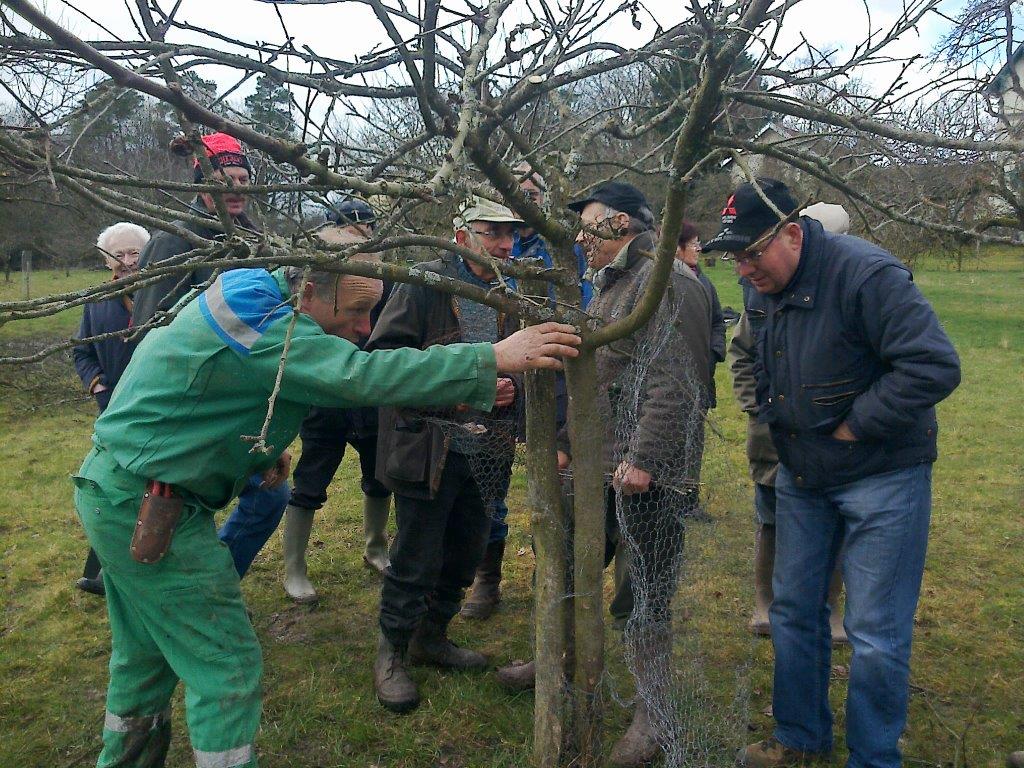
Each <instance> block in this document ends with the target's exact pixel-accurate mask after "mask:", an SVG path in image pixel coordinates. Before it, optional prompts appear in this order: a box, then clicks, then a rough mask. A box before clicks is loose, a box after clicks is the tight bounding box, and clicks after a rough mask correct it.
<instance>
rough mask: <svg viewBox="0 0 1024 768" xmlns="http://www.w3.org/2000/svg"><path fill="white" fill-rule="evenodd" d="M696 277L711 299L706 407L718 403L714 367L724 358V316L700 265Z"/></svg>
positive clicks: (713, 289) (713, 287)
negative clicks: (709, 359) (708, 377)
mask: <svg viewBox="0 0 1024 768" xmlns="http://www.w3.org/2000/svg"><path fill="white" fill-rule="evenodd" d="M694 271H695V272H696V273H697V279H698V280H700V284H701V285H703V286H704V290H705V291H707V292H708V299H710V301H711V381H710V382H709V384H708V408H714V407H715V406H716V405H718V397H717V394H716V392H715V368H716V367H717V366H718V364H719V363H721V362H723V361H724V360H725V316H724V315H723V314H722V302H721V301H719V299H718V291H717V290H716V289H715V286H714V284H713V283H712V282H711V280H709V279H708V276H707V275H705V274H704V273H703V272H702V271H701V269H700V267H699V266H698V267H696V268H695V269H694Z"/></svg>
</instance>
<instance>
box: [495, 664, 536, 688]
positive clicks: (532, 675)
mask: <svg viewBox="0 0 1024 768" xmlns="http://www.w3.org/2000/svg"><path fill="white" fill-rule="evenodd" d="M497 678H498V682H499V683H501V684H502V685H503V686H505V687H506V688H508V689H509V690H510V691H530V690H533V687H534V685H536V682H537V667H536V665H535V664H534V662H532V661H513V662H512V663H511V664H509V665H508V666H507V667H501V669H499V670H498V672H497Z"/></svg>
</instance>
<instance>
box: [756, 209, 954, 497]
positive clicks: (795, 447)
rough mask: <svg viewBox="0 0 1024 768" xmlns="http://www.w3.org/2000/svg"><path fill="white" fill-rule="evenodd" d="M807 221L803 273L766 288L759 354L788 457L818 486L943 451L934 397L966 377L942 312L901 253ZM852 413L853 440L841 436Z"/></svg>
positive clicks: (761, 399)
mask: <svg viewBox="0 0 1024 768" xmlns="http://www.w3.org/2000/svg"><path fill="white" fill-rule="evenodd" d="M801 226H802V227H803V230H804V244H803V249H802V251H801V253H800V262H799V265H798V267H797V271H796V274H795V275H794V276H793V279H792V280H791V281H790V283H789V285H788V286H786V288H785V289H784V290H783V291H781V292H779V293H777V294H774V295H771V296H767V297H766V301H765V305H766V307H765V308H766V313H767V314H766V318H765V327H764V333H763V334H762V335H761V337H760V340H759V346H758V361H757V364H756V365H757V403H758V409H759V417H760V419H761V420H762V421H763V422H766V423H768V424H769V425H770V426H771V432H772V440H773V442H774V443H775V447H776V448H777V449H778V452H779V457H780V460H781V461H782V463H783V464H784V465H785V466H786V468H787V469H789V470H790V471H791V472H792V473H793V475H794V477H795V479H796V482H797V483H798V484H800V485H802V486H806V487H812V488H813V487H825V486H834V485H841V484H843V483H849V482H852V481H854V480H859V479H861V478H864V477H868V476H870V475H874V474H877V473H880V472H887V471H891V470H894V469H901V468H905V467H909V466H913V465H915V464H921V463H925V462H932V461H934V460H935V458H936V455H937V453H936V432H937V429H938V427H937V424H936V421H935V404H936V403H938V402H939V401H940V400H942V399H944V398H945V397H946V396H948V395H949V394H950V393H951V392H952V391H953V390H954V389H956V387H957V385H958V384H959V383H960V360H959V359H958V357H957V354H956V350H955V349H953V345H952V344H951V343H950V341H949V338H948V337H947V336H946V334H945V332H944V331H943V330H942V326H941V325H939V320H938V318H937V317H936V316H935V312H934V311H933V310H932V308H931V305H930V304H929V303H928V302H927V301H926V300H925V298H924V297H923V296H922V295H921V292H920V291H919V290H918V289H917V286H916V285H914V282H913V278H912V276H911V274H910V270H908V269H907V268H906V267H905V266H904V265H903V264H902V263H900V262H899V261H898V260H897V259H896V258H895V257H894V256H892V254H890V253H887V252H886V251H884V250H882V249H881V248H878V247H877V246H874V245H872V244H871V243H868V242H866V241H864V240H861V239H859V238H856V237H852V236H849V235H833V234H829V233H827V232H825V231H824V230H823V229H822V227H821V225H820V224H819V223H818V222H816V221H814V220H811V219H807V218H804V219H802V220H801ZM843 421H845V422H846V423H847V425H848V426H849V428H850V429H851V430H852V431H853V433H854V434H855V435H856V436H857V438H858V439H857V441H856V442H843V441H840V440H836V439H835V438H833V437H832V432H833V431H834V430H835V429H836V427H838V426H839V425H840V424H841V423H842V422H843Z"/></svg>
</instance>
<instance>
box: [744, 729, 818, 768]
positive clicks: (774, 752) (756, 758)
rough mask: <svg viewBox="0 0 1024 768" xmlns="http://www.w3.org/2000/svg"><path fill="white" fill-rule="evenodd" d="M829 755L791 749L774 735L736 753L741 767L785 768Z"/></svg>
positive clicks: (809, 762)
mask: <svg viewBox="0 0 1024 768" xmlns="http://www.w3.org/2000/svg"><path fill="white" fill-rule="evenodd" d="M828 757H829V755H828V753H827V752H801V751H800V750H799V749H791V748H790V747H787V746H786V745H785V744H783V743H782V742H780V741H779V740H778V739H776V738H775V737H774V736H773V737H771V738H770V739H765V740H764V741H759V742H757V743H756V744H750V745H749V746H746V747H744V748H743V749H741V750H740V751H739V752H738V753H737V754H736V764H737V765H739V766H740V767H741V768H783V766H790V765H810V764H811V763H816V762H819V761H822V760H827V759H828Z"/></svg>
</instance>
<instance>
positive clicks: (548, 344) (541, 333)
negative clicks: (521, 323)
mask: <svg viewBox="0 0 1024 768" xmlns="http://www.w3.org/2000/svg"><path fill="white" fill-rule="evenodd" d="M581 342H582V339H581V338H580V337H579V336H577V335H576V329H575V328H573V327H572V326H571V325H565V324H564V323H541V324H540V325H531V326H528V327H526V328H523V330H521V331H517V332H516V333H513V334H512V335H511V336H509V337H508V338H507V339H503V340H501V341H499V342H498V343H497V344H495V345H494V358H495V360H496V361H497V363H498V373H520V372H522V371H531V370H536V369H538V368H551V369H554V370H561V369H562V361H561V360H560V359H559V358H562V357H576V355H578V354H579V350H577V349H576V347H578V346H579V345H580V343H581Z"/></svg>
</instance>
